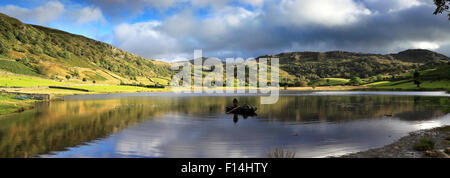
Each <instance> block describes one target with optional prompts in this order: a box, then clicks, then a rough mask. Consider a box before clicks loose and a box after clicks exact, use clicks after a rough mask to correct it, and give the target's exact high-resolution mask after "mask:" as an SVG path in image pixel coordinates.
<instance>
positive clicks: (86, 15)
mask: <svg viewBox="0 0 450 178" xmlns="http://www.w3.org/2000/svg"><path fill="white" fill-rule="evenodd" d="M71 16H73V17H74V18H75V19H76V22H77V23H78V24H85V23H90V22H101V23H106V20H105V17H104V16H103V14H102V11H101V10H100V9H99V8H98V7H84V8H82V9H77V10H73V11H72V12H71Z"/></svg>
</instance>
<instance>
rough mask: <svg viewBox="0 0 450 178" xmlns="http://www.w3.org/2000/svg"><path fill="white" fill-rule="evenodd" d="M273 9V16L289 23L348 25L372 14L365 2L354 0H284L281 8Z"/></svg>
mask: <svg viewBox="0 0 450 178" xmlns="http://www.w3.org/2000/svg"><path fill="white" fill-rule="evenodd" d="M273 10H276V11H275V12H272V13H273V15H272V16H274V17H279V18H280V19H278V21H280V22H282V23H285V24H287V25H306V24H317V25H323V26H339V25H348V24H352V23H355V22H357V21H358V20H359V19H360V18H361V16H364V15H370V14H371V11H370V10H369V9H367V8H366V7H364V5H363V4H361V3H356V2H354V1H353V0H314V1H307V0H282V1H281V3H280V6H279V8H278V9H273ZM276 14H281V15H279V16H276Z"/></svg>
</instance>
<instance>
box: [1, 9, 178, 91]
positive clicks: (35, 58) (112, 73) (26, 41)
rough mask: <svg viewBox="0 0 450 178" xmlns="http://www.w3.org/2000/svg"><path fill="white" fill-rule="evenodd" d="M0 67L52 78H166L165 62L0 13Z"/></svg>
mask: <svg viewBox="0 0 450 178" xmlns="http://www.w3.org/2000/svg"><path fill="white" fill-rule="evenodd" d="M0 70H3V71H7V72H11V73H16V74H25V75H31V76H40V77H43V78H49V79H54V80H67V79H68V78H70V79H72V80H85V81H86V80H87V81H94V80H95V81H97V82H105V83H120V81H122V82H125V83H143V84H152V83H153V82H152V80H151V79H150V78H156V79H157V80H159V81H161V80H164V81H167V80H168V79H170V76H171V74H172V72H171V71H170V66H169V65H168V64H167V63H163V62H160V61H155V60H147V59H144V58H142V57H139V56H137V55H134V54H131V53H128V52H125V51H123V50H120V49H118V48H116V47H114V46H111V45H109V44H106V43H103V42H99V41H95V40H92V39H89V38H86V37H83V36H79V35H74V34H70V33H67V32H63V31H60V30H56V29H50V28H46V27H41V26H37V25H28V24H24V23H22V22H20V21H19V20H17V19H14V18H11V17H9V16H7V15H4V14H1V13H0Z"/></svg>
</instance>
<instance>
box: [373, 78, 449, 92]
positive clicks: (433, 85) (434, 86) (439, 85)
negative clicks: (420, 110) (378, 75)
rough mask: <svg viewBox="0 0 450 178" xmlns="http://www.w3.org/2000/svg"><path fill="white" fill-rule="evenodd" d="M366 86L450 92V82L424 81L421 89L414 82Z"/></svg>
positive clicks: (382, 83) (383, 82)
mask: <svg viewBox="0 0 450 178" xmlns="http://www.w3.org/2000/svg"><path fill="white" fill-rule="evenodd" d="M366 86H372V87H374V88H375V89H380V90H383V89H384V90H449V89H450V80H429V81H422V82H421V85H420V87H417V86H416V85H415V84H414V82H413V81H403V80H402V81H395V82H391V81H382V82H376V83H371V84H368V85H366Z"/></svg>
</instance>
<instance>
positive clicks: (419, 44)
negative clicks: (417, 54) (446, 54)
mask: <svg viewBox="0 0 450 178" xmlns="http://www.w3.org/2000/svg"><path fill="white" fill-rule="evenodd" d="M411 46H412V47H413V48H417V49H428V50H436V49H439V47H440V45H439V44H437V43H434V42H428V41H420V42H412V43H411Z"/></svg>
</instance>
